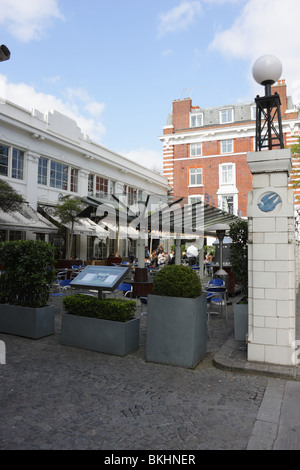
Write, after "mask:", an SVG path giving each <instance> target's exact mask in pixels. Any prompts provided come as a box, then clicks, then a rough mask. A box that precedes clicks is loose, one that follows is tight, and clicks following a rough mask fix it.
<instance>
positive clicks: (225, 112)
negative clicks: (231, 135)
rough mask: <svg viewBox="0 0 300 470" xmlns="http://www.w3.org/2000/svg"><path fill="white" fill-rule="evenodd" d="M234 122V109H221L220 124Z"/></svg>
mask: <svg viewBox="0 0 300 470" xmlns="http://www.w3.org/2000/svg"><path fill="white" fill-rule="evenodd" d="M228 122H233V109H232V108H231V109H222V110H221V111H220V124H226V123H228Z"/></svg>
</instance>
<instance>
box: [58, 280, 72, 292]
mask: <svg viewBox="0 0 300 470" xmlns="http://www.w3.org/2000/svg"><path fill="white" fill-rule="evenodd" d="M71 280H72V279H62V280H61V281H59V291H60V292H62V291H63V292H65V291H67V290H68V289H71V286H70V282H71Z"/></svg>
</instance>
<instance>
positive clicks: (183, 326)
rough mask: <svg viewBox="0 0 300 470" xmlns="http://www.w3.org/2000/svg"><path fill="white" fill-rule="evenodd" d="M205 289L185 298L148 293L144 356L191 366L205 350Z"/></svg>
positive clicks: (159, 361) (197, 361) (155, 360)
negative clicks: (194, 296) (190, 297)
mask: <svg viewBox="0 0 300 470" xmlns="http://www.w3.org/2000/svg"><path fill="white" fill-rule="evenodd" d="M206 307H207V300H206V293H205V294H202V296H200V297H197V298H194V299H188V298H182V297H167V296H166V297H165V296H161V295H149V296H148V306H147V313H148V315H147V337H146V360H147V361H150V362H156V363H160V364H169V365H174V366H179V367H186V368H190V369H194V368H195V367H196V365H197V364H198V363H199V362H200V361H201V360H202V359H203V358H204V356H205V354H206V351H207V344H206V338H207V321H206Z"/></svg>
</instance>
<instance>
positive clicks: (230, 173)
mask: <svg viewBox="0 0 300 470" xmlns="http://www.w3.org/2000/svg"><path fill="white" fill-rule="evenodd" d="M229 185H231V187H232V189H234V188H236V172H235V163H231V162H227V163H221V165H219V189H220V190H221V192H223V193H225V194H227V191H228V186H229ZM224 186H225V188H224ZM222 187H223V188H224V189H222ZM230 191H231V189H230Z"/></svg>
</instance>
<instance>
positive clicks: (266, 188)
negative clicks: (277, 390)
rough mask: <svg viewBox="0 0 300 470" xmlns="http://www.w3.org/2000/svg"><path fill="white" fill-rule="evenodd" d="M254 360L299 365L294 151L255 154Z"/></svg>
mask: <svg viewBox="0 0 300 470" xmlns="http://www.w3.org/2000/svg"><path fill="white" fill-rule="evenodd" d="M247 161H248V164H249V167H250V170H251V173H252V174H253V191H251V192H250V193H249V196H248V208H247V215H248V223H249V252H248V273H249V304H248V307H249V320H248V360H250V361H258V362H263V363H271V364H279V365H293V359H294V355H293V352H294V350H295V344H294V341H295V322H296V298H295V294H296V285H295V284H296V282H295V226H294V193H293V190H292V189H289V188H288V178H289V174H290V171H291V167H292V156H291V151H290V149H280V150H269V151H262V152H249V153H248V155H247Z"/></svg>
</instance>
